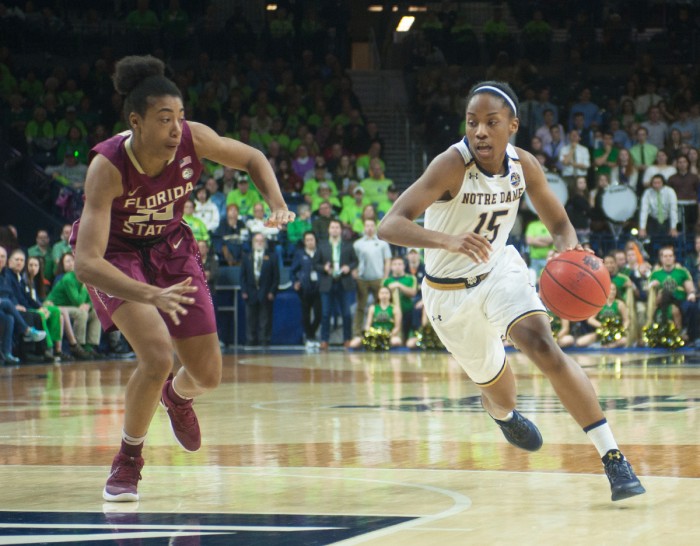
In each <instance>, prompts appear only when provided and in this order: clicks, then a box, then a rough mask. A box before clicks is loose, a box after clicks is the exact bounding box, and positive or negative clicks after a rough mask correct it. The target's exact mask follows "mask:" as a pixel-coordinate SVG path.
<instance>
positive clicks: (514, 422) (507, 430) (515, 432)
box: [494, 409, 542, 451]
mask: <svg viewBox="0 0 700 546" xmlns="http://www.w3.org/2000/svg"><path fill="white" fill-rule="evenodd" d="M494 421H496V424H497V425H498V426H499V427H501V430H502V431H503V436H505V437H506V440H508V442H509V443H511V444H513V445H514V446H515V447H519V448H520V449H525V450H526V451H537V450H538V449H539V448H541V447H542V435H541V434H540V431H539V430H538V429H537V427H536V426H535V423H533V422H532V421H530V420H529V419H526V418H525V417H523V416H522V415H521V414H520V412H519V411H518V410H515V409H514V410H513V418H512V419H511V420H510V421H499V420H498V419H494Z"/></svg>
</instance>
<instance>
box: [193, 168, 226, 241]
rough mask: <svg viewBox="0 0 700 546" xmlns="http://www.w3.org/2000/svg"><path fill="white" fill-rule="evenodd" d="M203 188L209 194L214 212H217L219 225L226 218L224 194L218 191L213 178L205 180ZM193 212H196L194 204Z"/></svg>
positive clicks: (216, 182)
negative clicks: (214, 208) (214, 207)
mask: <svg viewBox="0 0 700 546" xmlns="http://www.w3.org/2000/svg"><path fill="white" fill-rule="evenodd" d="M204 187H205V188H206V189H207V191H208V192H209V200H210V201H211V202H212V203H214V205H215V206H216V210H217V211H219V223H221V220H222V219H223V218H225V217H226V194H225V193H224V192H222V191H221V190H220V189H219V182H218V181H217V180H216V178H214V177H213V176H210V177H208V178H207V179H206V182H204ZM195 210H197V208H196V203H195ZM219 223H217V225H216V226H215V227H214V229H213V230H211V231H215V230H216V228H218V227H219Z"/></svg>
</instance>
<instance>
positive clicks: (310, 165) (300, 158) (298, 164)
mask: <svg viewBox="0 0 700 546" xmlns="http://www.w3.org/2000/svg"><path fill="white" fill-rule="evenodd" d="M314 166H315V163H314V157H313V156H311V155H309V149H308V148H307V147H306V146H305V145H304V144H299V146H297V149H296V153H295V154H294V160H293V161H292V170H293V171H294V172H295V173H296V174H297V176H299V177H300V178H301V179H302V180H303V179H305V178H306V173H308V172H310V171H313V169H314Z"/></svg>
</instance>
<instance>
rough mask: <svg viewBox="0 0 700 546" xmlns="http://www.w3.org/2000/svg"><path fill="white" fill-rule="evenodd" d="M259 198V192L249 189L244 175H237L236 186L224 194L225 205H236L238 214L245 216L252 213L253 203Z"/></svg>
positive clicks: (257, 201) (259, 199)
mask: <svg viewBox="0 0 700 546" xmlns="http://www.w3.org/2000/svg"><path fill="white" fill-rule="evenodd" d="M261 200H262V199H261V198H260V194H259V193H258V192H257V191H253V190H252V189H250V181H249V180H248V177H247V175H246V176H241V177H239V178H238V187H237V188H236V189H235V190H231V191H230V192H228V195H226V206H227V207H228V206H229V205H236V206H237V207H238V211H239V214H240V215H241V216H243V217H246V218H247V217H249V216H252V215H253V205H255V203H259V202H260V201H261Z"/></svg>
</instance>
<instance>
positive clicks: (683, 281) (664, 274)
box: [649, 246, 698, 341]
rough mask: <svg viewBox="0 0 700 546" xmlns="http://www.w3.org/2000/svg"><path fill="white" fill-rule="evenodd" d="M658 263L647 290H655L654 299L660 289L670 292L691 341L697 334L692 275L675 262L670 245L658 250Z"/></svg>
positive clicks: (657, 296) (674, 254) (695, 302)
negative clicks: (658, 266) (658, 265)
mask: <svg viewBox="0 0 700 546" xmlns="http://www.w3.org/2000/svg"><path fill="white" fill-rule="evenodd" d="M659 263H660V264H661V267H660V268H659V269H656V270H654V271H652V273H651V276H650V277H649V291H651V290H655V291H656V301H658V299H659V296H660V293H661V291H667V292H670V293H671V294H672V297H673V303H674V304H676V305H677V306H678V307H680V310H681V315H682V317H683V327H684V329H686V331H687V337H688V339H689V340H691V341H693V340H695V338H696V337H697V334H698V332H697V312H698V305H697V300H696V295H695V284H694V283H693V277H692V276H691V275H690V272H689V271H688V270H687V269H686V268H685V267H683V266H682V265H680V264H679V263H677V262H676V253H675V251H674V250H673V247H672V246H665V247H663V248H662V249H661V250H659Z"/></svg>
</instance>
